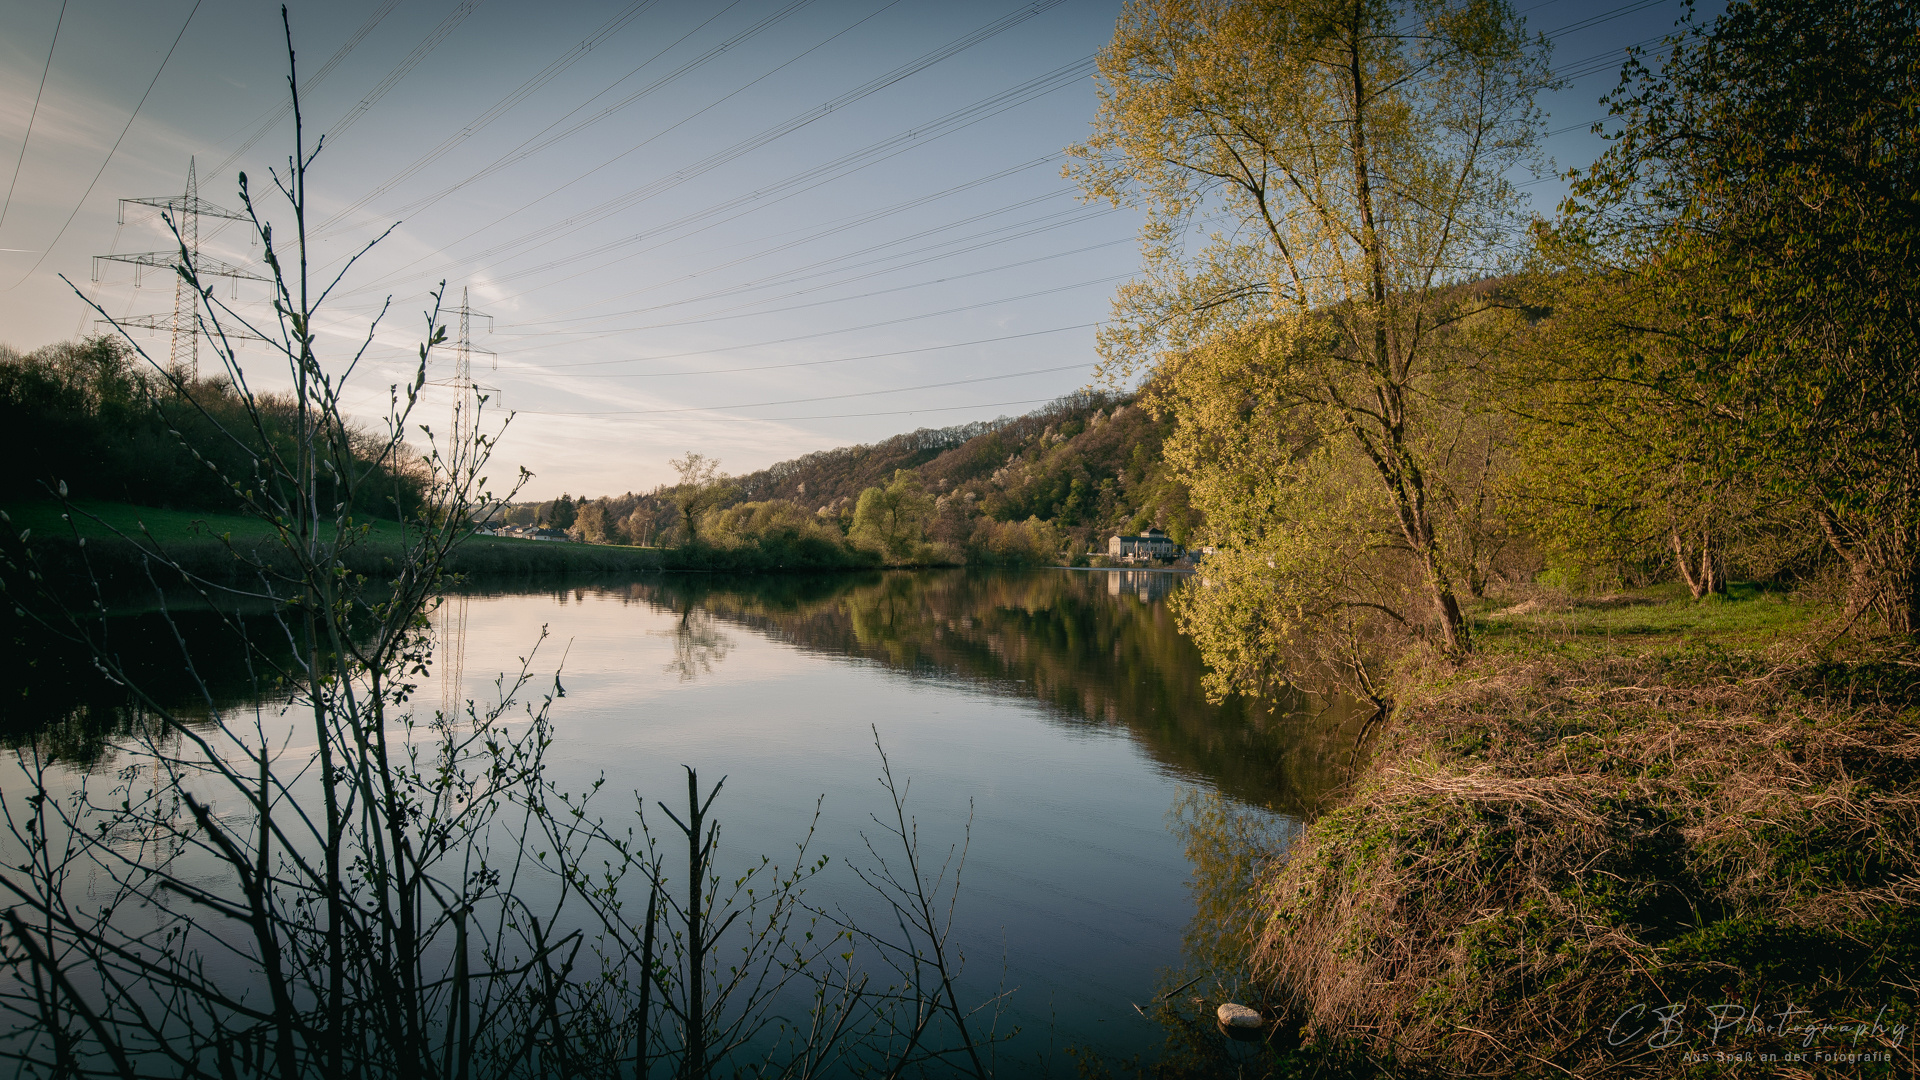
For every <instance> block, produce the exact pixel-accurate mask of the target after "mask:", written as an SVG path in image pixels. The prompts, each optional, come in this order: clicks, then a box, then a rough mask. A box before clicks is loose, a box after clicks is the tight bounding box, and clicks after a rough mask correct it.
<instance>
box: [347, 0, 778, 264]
mask: <svg viewBox="0 0 1920 1080" xmlns="http://www.w3.org/2000/svg"><path fill="white" fill-rule="evenodd" d="M656 2H657V0H635V2H634V3H632V4H629V5H627V6H626V7H625V8H623V9H621V10H620V12H619V13H618V14H616V15H614V17H613V18H611V19H608V20H607V21H606V22H605V23H602V24H601V25H600V27H599V28H598V29H596V30H595V31H594V32H593V33H591V34H589V35H587V36H586V38H584V39H583V40H581V41H580V42H579V43H578V44H576V45H574V46H573V47H572V48H570V49H568V50H567V51H566V52H564V53H562V54H560V56H559V57H557V58H555V59H554V61H553V62H552V63H550V64H548V65H547V66H546V67H544V68H541V69H540V70H539V71H538V72H535V73H534V75H533V77H532V78H530V79H528V80H527V81H526V82H523V83H521V84H520V85H519V86H517V87H515V88H514V89H513V90H512V92H510V93H508V94H507V96H505V97H503V98H501V99H500V100H499V101H496V102H494V103H493V105H491V106H490V107H488V108H487V109H486V110H485V111H484V112H482V113H481V114H480V115H479V116H477V117H475V118H474V119H472V120H470V121H468V122H467V124H466V126H464V127H462V128H461V129H460V130H459V131H456V132H454V133H453V134H452V135H449V136H447V137H446V138H445V139H442V140H441V141H440V144H439V145H438V146H435V147H434V148H433V149H431V150H428V151H427V152H426V153H424V154H422V155H420V157H419V158H417V159H415V160H414V162H413V164H411V165H408V166H407V167H406V168H404V169H401V170H400V171H399V172H397V173H395V174H394V175H393V176H391V177H389V178H387V180H386V181H384V182H383V183H381V184H379V185H378V186H376V187H375V188H374V189H373V190H372V191H369V192H367V193H366V194H365V195H362V196H361V197H360V198H359V199H357V200H355V201H354V202H352V203H351V204H349V205H347V206H346V207H344V208H342V209H341V210H340V211H339V212H337V213H335V214H334V215H333V216H332V217H330V218H328V219H327V220H326V221H323V222H321V223H320V229H319V231H321V232H325V231H326V230H327V229H329V228H331V227H332V226H334V225H337V224H339V222H340V221H341V219H343V218H346V217H348V216H350V215H351V214H353V213H354V212H355V211H357V210H359V209H360V208H361V207H363V206H365V205H367V204H368V203H370V202H372V201H373V200H375V199H377V198H379V197H380V196H382V195H384V194H386V193H387V192H388V191H389V190H391V189H392V188H393V186H394V185H395V184H398V183H400V182H402V181H404V180H406V179H407V178H408V177H410V176H412V175H414V174H415V173H417V172H419V171H420V170H421V169H424V168H426V167H427V166H429V165H431V164H433V163H434V162H436V161H439V160H440V159H441V158H443V157H445V156H446V155H447V154H449V153H451V152H452V151H453V149H454V147H456V146H459V145H460V144H461V143H463V142H465V141H466V140H467V139H468V138H469V137H470V136H472V135H473V134H474V133H475V132H477V131H480V130H481V129H483V128H485V127H486V126H487V125H489V124H491V123H493V122H494V121H495V120H498V119H500V118H501V117H502V116H505V115H506V114H507V113H509V112H511V111H512V110H513V109H514V108H515V107H516V106H518V105H519V104H520V103H521V102H522V101H525V100H526V99H527V98H529V97H531V96H532V95H533V94H535V93H537V92H538V91H539V90H540V89H541V88H542V87H544V86H546V85H547V84H548V83H550V82H552V81H553V80H554V79H556V78H559V77H560V74H561V73H562V72H564V71H566V70H567V69H568V68H570V67H572V66H573V65H574V64H576V63H579V61H580V58H581V57H583V56H585V55H587V54H588V53H589V52H592V51H593V49H594V47H595V46H598V45H600V44H602V43H603V42H605V41H606V40H607V39H608V38H610V37H612V36H613V35H614V34H616V33H618V32H619V31H621V30H622V29H625V28H626V26H627V25H628V24H629V23H631V22H633V20H635V19H637V18H639V17H640V15H641V13H642V12H644V11H646V9H648V8H650V7H652V6H653V5H654V4H655V3H656ZM796 2H797V3H808V2H811V0H796Z"/></svg>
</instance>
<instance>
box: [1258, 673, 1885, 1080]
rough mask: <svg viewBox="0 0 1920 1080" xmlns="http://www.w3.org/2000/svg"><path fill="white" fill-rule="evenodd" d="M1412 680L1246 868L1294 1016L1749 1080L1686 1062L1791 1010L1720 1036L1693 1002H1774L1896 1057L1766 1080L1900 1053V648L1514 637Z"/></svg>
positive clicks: (1440, 1057) (1395, 1054)
mask: <svg viewBox="0 0 1920 1080" xmlns="http://www.w3.org/2000/svg"><path fill="white" fill-rule="evenodd" d="M1409 684H1410V687H1411V688H1410V689H1409V690H1408V691H1407V692H1406V693H1405V694H1404V695H1403V696H1402V698H1401V700H1400V705H1399V708H1398V710H1397V712H1396V717H1395V723H1394V724H1393V725H1392V726H1391V727H1390V728H1389V730H1388V734H1387V735H1386V736H1385V737H1384V745H1382V746H1381V747H1380V748H1378V751H1377V753H1376V755H1375V759H1374V761H1373V763H1372V765H1371V766H1370V768H1369V770H1368V772H1367V774H1366V776H1365V777H1364V778H1363V780H1362V781H1361V783H1360V784H1359V785H1358V787H1357V789H1356V791H1355V793H1354V796H1353V798H1352V799H1351V800H1350V801H1349V802H1347V803H1346V804H1345V805H1344V806H1342V807H1341V808H1339V809H1337V810H1335V811H1333V812H1331V813H1329V814H1327V815H1326V816H1325V817H1323V818H1322V819H1321V820H1319V821H1318V822H1316V823H1315V824H1314V825H1313V826H1312V827H1311V828H1310V829H1309V830H1308V831H1307V833H1306V835H1305V837H1304V838H1303V840H1302V841H1301V842H1300V843H1299V844H1297V845H1296V846H1295V848H1294V850H1293V853H1292V856H1291V858H1290V860H1289V861H1288V862H1287V863H1286V864H1285V865H1284V866H1283V867H1281V868H1280V869H1279V870H1277V871H1276V872H1275V873H1274V874H1272V875H1271V876H1270V877H1269V878H1268V879H1267V880H1266V881H1265V883H1264V885H1263V889H1264V894H1263V895H1264V900H1265V904H1266V910H1267V911H1268V912H1269V913H1270V914H1269V915H1268V917H1267V921H1266V923H1265V926H1264V929H1263V933H1262V935H1261V939H1260V942H1259V946H1258V953H1257V960H1258V963H1259V965H1260V969H1261V970H1262V972H1263V973H1264V974H1265V976H1266V977H1267V978H1269V979H1271V980H1272V982H1273V984H1274V986H1275V989H1276V991H1277V994H1278V996H1279V997H1280V998H1281V999H1282V1000H1284V1001H1287V1002H1288V1003H1290V1005H1291V1007H1292V1008H1294V1009H1295V1010H1296V1012H1297V1014H1298V1015H1299V1017H1300V1019H1301V1020H1303V1021H1304V1022H1305V1024H1306V1030H1307V1032H1308V1034H1309V1037H1317V1038H1319V1039H1321V1040H1323V1041H1327V1042H1334V1043H1344V1044H1348V1045H1356V1046H1359V1047H1361V1048H1364V1049H1365V1050H1366V1051H1367V1052H1369V1053H1371V1054H1372V1055H1375V1056H1377V1057H1380V1058H1385V1059H1391V1060H1394V1061H1397V1062H1400V1063H1402V1064H1404V1065H1408V1066H1416V1067H1422V1068H1429V1069H1434V1070H1437V1071H1440V1072H1445V1073H1455V1074H1474V1075H1507V1074H1511V1073H1514V1072H1525V1073H1538V1074H1540V1075H1581V1076H1599V1075H1648V1076H1671V1075H1680V1074H1682V1073H1683V1072H1684V1073H1688V1074H1692V1073H1695V1072H1698V1073H1700V1074H1702V1075H1708V1074H1715V1073H1717V1072H1718V1071H1720V1070H1723V1069H1724V1070H1728V1071H1735V1070H1744V1071H1747V1072H1749V1073H1751V1072H1752V1070H1753V1069H1754V1068H1755V1066H1756V1065H1757V1064H1764V1062H1762V1061H1760V1060H1758V1059H1756V1061H1755V1062H1742V1061H1716V1060H1714V1059H1712V1058H1711V1057H1709V1059H1708V1060H1706V1061H1704V1062H1698V1063H1694V1062H1689V1061H1688V1060H1687V1058H1686V1057H1685V1055H1686V1054H1687V1053H1688V1051H1695V1052H1701V1051H1704V1052H1706V1053H1708V1054H1709V1055H1711V1054H1713V1053H1716V1052H1733V1053H1752V1054H1756V1055H1762V1054H1767V1053H1790V1052H1794V1051H1799V1050H1802V1049H1803V1048H1801V1047H1800V1046H1799V1045H1798V1044H1799V1042H1800V1041H1801V1040H1802V1039H1803V1038H1804V1037H1806V1036H1807V1034H1808V1033H1807V1032H1805V1031H1802V1030H1797V1029H1796V1030H1792V1031H1785V1032H1778V1031H1776V1032H1772V1033H1765V1032H1753V1031H1748V1030H1745V1028H1744V1027H1741V1026H1738V1025H1735V1026H1730V1027H1727V1028H1725V1029H1723V1030H1722V1032H1721V1033H1720V1034H1719V1038H1718V1041H1717V1043H1715V1042H1712V1041H1710V1037H1711V1032H1710V1031H1709V1030H1708V1026H1709V1025H1708V1021H1710V1020H1711V1019H1712V1014H1710V1013H1708V1012H1707V1009H1708V1007H1709V1006H1716V1005H1723V1006H1728V1007H1729V1008H1727V1009H1725V1010H1723V1011H1722V1012H1721V1014H1720V1015H1721V1017H1722V1018H1723V1019H1725V1020H1731V1019H1734V1018H1735V1017H1736V1015H1741V1014H1736V1013H1735V1012H1733V1011H1732V1010H1733V1009H1735V1008H1737V1009H1741V1010H1746V1012H1747V1013H1752V1014H1760V1015H1762V1016H1763V1017H1764V1016H1766V1015H1769V1014H1772V1013H1777V1012H1778V1011H1779V1009H1780V1008H1781V1007H1783V1006H1784V1005H1787V1004H1792V1005H1794V1006H1796V1007H1799V1008H1804V1009H1807V1010H1808V1012H1807V1013H1805V1014H1802V1015H1798V1016H1793V1017H1789V1018H1788V1021H1787V1023H1788V1026H1790V1027H1792V1026H1795V1025H1804V1024H1806V1023H1808V1022H1820V1021H1825V1022H1832V1023H1839V1022H1842V1021H1845V1020H1857V1019H1860V1018H1863V1017H1864V1018H1865V1019H1866V1020H1869V1021H1871V1020H1873V1019H1874V1018H1875V1017H1876V1015H1877V1017H1878V1019H1879V1020H1880V1022H1881V1024H1882V1027H1883V1029H1887V1030H1886V1031H1884V1032H1883V1033H1882V1035H1881V1036H1875V1035H1873V1034H1872V1033H1868V1034H1865V1035H1863V1036H1861V1038H1860V1039H1859V1044H1858V1046H1857V1047H1856V1046H1855V1045H1854V1044H1853V1036H1852V1035H1851V1033H1842V1034H1835V1033H1834V1032H1832V1031H1821V1032H1816V1033H1813V1046H1812V1047H1808V1048H1805V1049H1807V1050H1813V1049H1818V1048H1820V1047H1824V1048H1825V1049H1828V1050H1835V1049H1837V1050H1839V1051H1841V1052H1852V1051H1855V1050H1864V1051H1871V1052H1876V1053H1878V1052H1883V1051H1884V1052H1886V1053H1889V1054H1890V1055H1892V1061H1891V1062H1889V1063H1887V1064H1885V1065H1880V1064H1875V1065H1871V1066H1868V1067H1866V1068H1865V1070H1864V1071H1863V1067H1862V1066H1861V1065H1859V1064H1857V1063H1851V1062H1847V1063H1833V1062H1826V1061H1821V1060H1807V1061H1804V1062H1795V1063H1785V1064H1781V1063H1778V1062H1776V1063H1775V1064H1776V1065H1778V1066H1779V1069H1781V1070H1788V1071H1784V1072H1781V1071H1777V1070H1776V1071H1775V1073H1774V1074H1777V1075H1793V1073H1792V1072H1791V1070H1792V1069H1804V1070H1805V1071H1806V1074H1807V1075H1846V1076H1861V1075H1876V1073H1877V1071H1878V1070H1893V1072H1894V1074H1898V1075H1909V1074H1910V1073H1911V1071H1912V1069H1913V1068H1914V1064H1915V1062H1914V1057H1913V1044H1914V1039H1913V1036H1912V1034H1911V1032H1908V1033H1906V1034H1905V1035H1904V1036H1903V1037H1896V1035H1897V1033H1895V1032H1893V1031H1892V1030H1891V1025H1892V1024H1894V1023H1901V1024H1908V1023H1911V1022H1912V1019H1913V1016H1914V1000H1915V994H1916V987H1915V981H1914V977H1915V975H1916V974H1920V670H1917V669H1915V668H1914V667H1913V666H1912V663H1911V658H1910V656H1904V655H1865V654H1864V653H1856V654H1855V655H1853V656H1851V657H1848V658H1844V659H1832V658H1828V659H1824V660H1818V661H1816V660H1810V659H1806V658H1805V656H1804V655H1803V654H1802V655H1798V656H1796V655H1795V654H1794V653H1793V651H1792V649H1791V648H1789V647H1787V646H1782V647H1779V648H1776V649H1774V650H1772V651H1770V652H1748V653H1742V654H1737V655H1729V654H1725V653H1720V652H1715V651H1712V650H1693V651H1678V650H1667V651H1660V652H1654V653H1647V654H1642V655H1638V656H1630V657H1621V656H1617V655H1614V656H1607V655H1601V654H1600V653H1598V652H1597V651H1592V650H1589V651H1585V652H1582V651H1580V650H1577V649H1570V648H1566V647H1555V648H1541V649H1532V650H1529V649H1525V648H1514V649H1508V650H1504V651H1497V652H1491V653H1489V654H1485V655H1483V656H1482V657H1481V658H1480V659H1479V660H1478V661H1476V662H1475V663H1474V665H1473V666H1471V667H1469V668H1468V669H1466V670H1463V671H1458V672H1426V673H1424V681H1423V678H1422V676H1420V675H1416V676H1415V677H1414V678H1411V679H1409ZM1637 1005H1645V1006H1647V1007H1648V1008H1665V1007H1673V1006H1678V1007H1679V1009H1680V1011H1679V1012H1678V1013H1676V1014H1674V1015H1675V1018H1676V1019H1677V1020H1678V1021H1679V1023H1680V1024H1681V1025H1682V1027H1681V1029H1680V1030H1679V1031H1678V1032H1675V1033H1674V1034H1675V1035H1677V1037H1676V1038H1675V1039H1674V1040H1673V1041H1672V1042H1671V1043H1669V1044H1666V1045H1649V1042H1650V1041H1651V1042H1653V1043H1656V1044H1657V1043H1661V1042H1662V1041H1663V1040H1660V1039H1653V1038H1652V1037H1651V1036H1650V1035H1649V1034H1647V1032H1648V1031H1651V1032H1654V1033H1655V1034H1657V1033H1658V1032H1659V1031H1660V1028H1659V1027H1658V1021H1655V1020H1651V1019H1648V1016H1647V1013H1646V1012H1644V1011H1640V1012H1635V1011H1633V1010H1634V1009H1635V1006H1637ZM1623 1014H1626V1015H1627V1016H1628V1017H1629V1019H1628V1022H1627V1023H1625V1024H1616V1023H1615V1021H1616V1020H1617V1019H1618V1018H1620V1017H1621V1016H1622V1015H1623ZM1636 1028H1645V1029H1646V1031H1642V1033H1641V1034H1640V1035H1639V1036H1637V1037H1635V1038H1631V1039H1623V1038H1622V1036H1623V1035H1624V1034H1625V1033H1627V1032H1631V1031H1633V1030H1635V1029H1636ZM1876 1039H1877V1040H1878V1041H1876ZM1888 1043H1898V1045H1897V1046H1894V1045H1886V1044H1888ZM1736 1047H1737V1049H1736Z"/></svg>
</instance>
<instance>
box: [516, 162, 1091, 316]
mask: <svg viewBox="0 0 1920 1080" xmlns="http://www.w3.org/2000/svg"><path fill="white" fill-rule="evenodd" d="M1054 197H1057V193H1056V194H1055V195H1047V196H1041V197H1039V198H1035V199H1027V200H1023V201H1021V202H1019V203H1014V204H1012V205H1010V206H1005V207H999V208H996V209H994V210H990V211H986V212H984V213H981V214H976V215H974V216H972V217H968V218H962V219H960V220H958V221H954V222H950V223H948V224H946V225H941V226H937V227H935V228H932V229H927V230H923V231H921V232H919V233H915V234H913V235H910V236H905V237H900V238H897V239H894V240H889V241H886V242H884V243H880V244H874V245H871V246H869V247H866V248H862V249H860V250H858V251H853V252H848V253H847V254H845V255H841V256H836V257H834V258H830V259H822V260H820V261H818V262H815V263H811V264H809V265H806V266H801V267H797V268H795V269H792V270H785V271H781V272H779V273H776V274H770V275H768V276H766V277H762V278H759V279H756V280H753V281H748V282H743V283H741V284H738V285H732V286H728V287H726V288H723V289H715V290H712V291H710V292H706V293H701V294H699V295H697V296H690V297H686V298H683V299H680V300H673V301H668V302H666V303H661V304H654V305H652V306H651V307H643V308H631V309H628V310H626V311H619V312H611V313H607V314H601V315H592V316H585V317H582V318H579V319H566V320H552V321H555V322H592V321H596V320H605V319H613V318H630V317H632V316H635V315H644V314H647V313H649V312H655V311H665V310H667V309H670V308H675V307H680V306H682V305H685V304H693V303H700V302H702V301H707V300H724V299H726V298H728V297H732V296H738V295H741V294H744V293H750V292H754V291H756V290H759V289H765V288H773V287H777V286H780V285H788V284H792V283H794V282H796V281H808V280H813V279H814V278H816V277H818V276H820V275H821V274H823V273H824V272H826V270H827V268H829V267H831V266H833V265H834V264H835V263H842V264H845V263H847V260H849V259H856V258H859V257H860V256H861V255H866V254H871V253H873V252H876V251H884V250H885V249H887V248H890V247H896V246H898V245H900V244H903V243H909V242H911V241H913V240H917V239H920V238H921V237H925V236H928V235H932V234H935V233H940V232H945V231H947V230H948V229H952V228H957V227H959V226H961V225H967V224H971V223H973V222H975V221H978V220H980V219H981V218H989V217H994V216H996V215H998V214H1002V213H1005V212H1006V211H1008V210H1016V209H1019V208H1021V207H1022V206H1027V205H1031V204H1032V203H1035V202H1039V201H1042V200H1044V199H1048V198H1054ZM1118 212H1119V211H1117V210H1113V209H1099V210H1093V211H1091V212H1089V211H1088V210H1087V208H1086V207H1079V206H1076V207H1074V208H1072V209H1070V210H1065V211H1061V212H1059V213H1054V214H1043V215H1041V216H1039V217H1037V218H1029V219H1027V220H1025V221H1019V222H1014V223H1013V224H1011V225H1003V226H1000V227H998V228H993V229H987V230H984V231H981V232H976V233H973V234H970V235H967V236H959V237H954V238H952V239H949V240H941V241H938V242H936V243H932V244H928V245H926V246H924V247H919V248H915V249H913V250H910V251H901V252H894V253H892V254H887V255H881V256H878V257H876V258H871V259H865V260H863V261H860V262H855V263H851V264H848V265H842V266H840V267H839V270H838V271H837V272H842V273H844V272H845V271H849V270H858V269H860V268H862V267H868V266H876V267H878V268H877V269H874V270H870V271H868V272H866V273H862V274H852V275H850V276H845V277H842V278H840V279H839V280H838V281H830V282H825V283H823V284H820V285H816V286H814V287H812V288H808V289H796V290H794V291H792V292H788V293H783V294H781V295H779V296H770V297H763V298H762V299H760V300H756V301H751V302H748V303H744V304H740V305H736V307H734V308H727V309H720V310H721V312H724V311H731V310H738V309H739V308H744V307H752V306H754V305H757V304H769V303H774V302H776V301H778V300H782V299H786V298H789V297H793V296H802V295H805V294H806V293H808V292H814V291H818V290H819V289H825V288H834V287H836V286H840V285H847V284H851V283H853V282H855V281H863V280H865V279H867V278H873V277H879V276H881V275H883V274H892V273H896V272H898V271H901V270H905V269H908V268H910V267H914V266H924V265H926V264H927V263H931V262H939V261H941V260H942V259H949V258H953V257H954V256H957V255H966V254H970V253H972V252H975V251H980V250H983V249H985V248H989V247H994V246H997V245H999V244H1004V243H1008V242H1011V241H1014V240H1024V239H1026V238H1028V237H1032V236H1037V235H1039V234H1041V233H1043V232H1050V231H1052V230H1054V229H1058V228H1063V227H1065V226H1068V225H1077V224H1079V223H1081V222H1084V221H1090V220H1093V219H1095V218H1100V217H1106V216H1108V215H1111V214H1115V213H1118ZM1062 219H1064V220H1062ZM1041 222H1052V223H1051V224H1045V225H1041V224H1039V223H1041ZM1027 226H1036V227H1034V228H1027ZM1016 229H1022V230H1024V231H1020V232H1013V233H1012V234H1011V235H1005V236H998V237H997V238H994V239H987V238H988V237H995V234H998V233H1006V232H1008V231H1009V230H1016ZM976 241H977V242H976ZM956 244H970V245H971V246H968V247H961V248H954V245H956ZM942 248H947V249H951V250H946V251H942V250H941V249H942ZM928 252H938V254H931V255H927V253H928ZM916 255H927V257H925V258H919V259H913V256H916ZM902 259H912V261H909V262H902V261H900V260H902ZM629 295H631V294H629ZM716 313H717V312H713V311H709V312H705V313H703V314H707V315H711V314H716ZM686 321H692V320H676V321H674V322H668V323H651V324H648V325H645V326H639V327H630V328H626V329H632V330H653V329H659V328H660V327H663V326H679V325H682V324H683V323H684V322H686ZM542 322H545V320H543V321H542ZM522 325H526V324H522ZM535 325H538V324H535ZM626 329H622V330H609V329H607V328H598V327H597V328H590V329H584V330H535V331H529V333H532V334H540V335H565V336H572V335H586V336H589V337H600V336H604V335H606V334H610V333H624V332H626Z"/></svg>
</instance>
